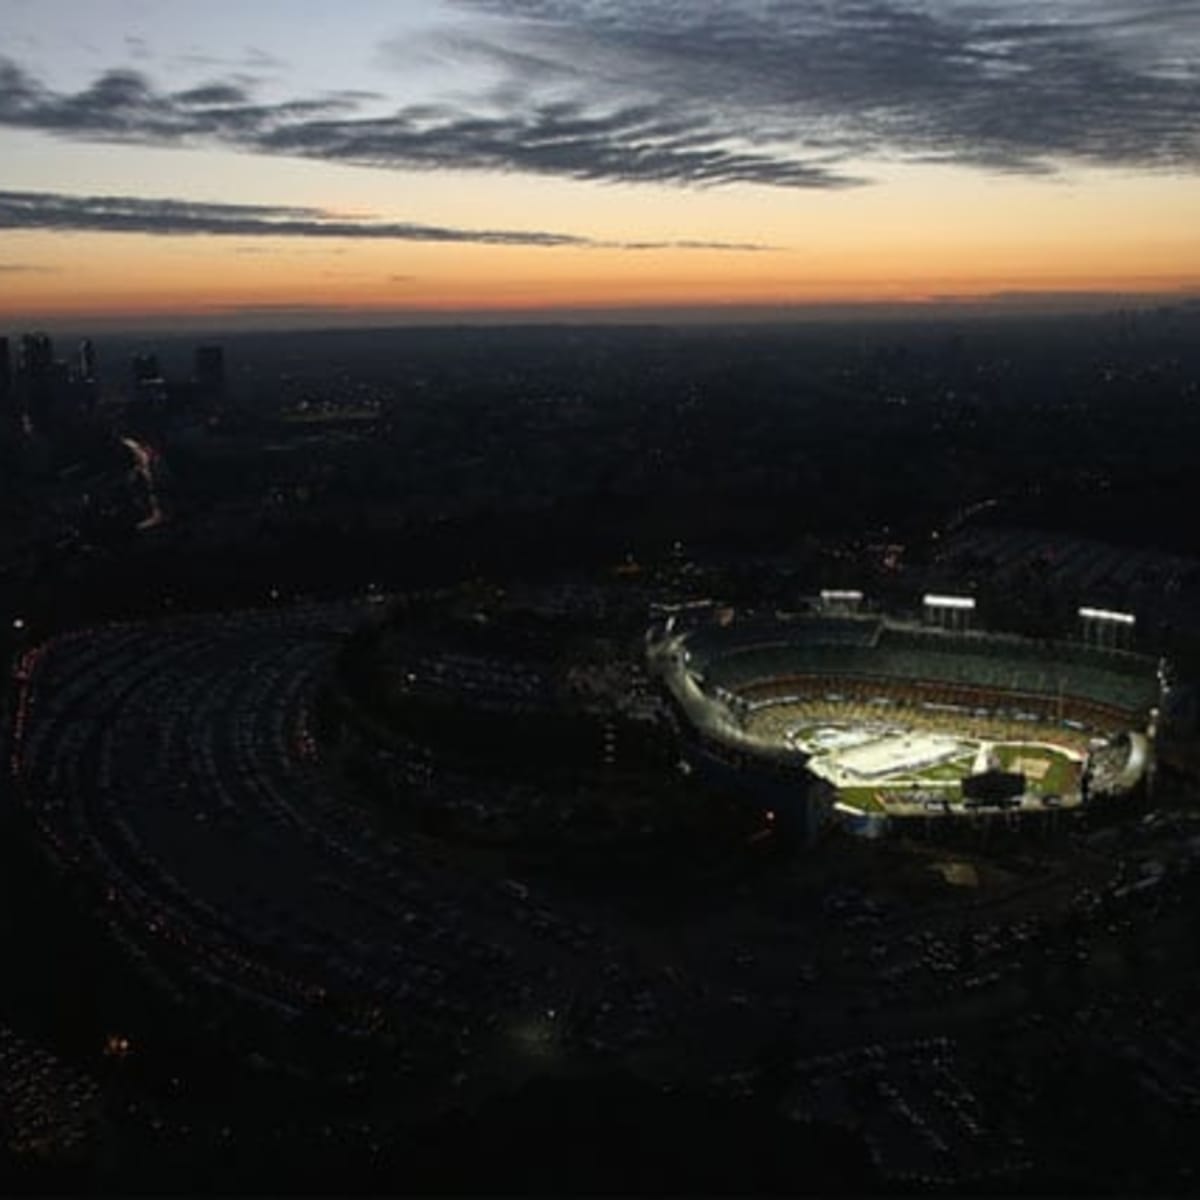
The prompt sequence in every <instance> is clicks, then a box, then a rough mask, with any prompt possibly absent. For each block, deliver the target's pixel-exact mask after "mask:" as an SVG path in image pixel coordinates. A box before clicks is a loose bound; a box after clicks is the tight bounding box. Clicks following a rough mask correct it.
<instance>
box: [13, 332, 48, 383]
mask: <svg viewBox="0 0 1200 1200" xmlns="http://www.w3.org/2000/svg"><path fill="white" fill-rule="evenodd" d="M53 370H54V343H53V342H52V341H51V340H50V337H49V335H48V334H45V333H26V334H22V335H21V357H20V361H19V363H18V372H19V373H20V374H21V375H24V376H25V378H26V379H48V378H49V377H50V375H51V373H52V372H53Z"/></svg>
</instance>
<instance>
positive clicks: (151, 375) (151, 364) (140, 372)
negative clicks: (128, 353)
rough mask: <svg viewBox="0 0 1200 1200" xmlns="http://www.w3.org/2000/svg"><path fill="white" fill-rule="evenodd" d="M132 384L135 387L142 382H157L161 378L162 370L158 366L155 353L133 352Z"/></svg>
mask: <svg viewBox="0 0 1200 1200" xmlns="http://www.w3.org/2000/svg"><path fill="white" fill-rule="evenodd" d="M132 365H133V386H134V388H135V389H136V388H137V387H138V386H139V385H141V384H144V383H157V382H158V381H159V380H160V379H162V371H161V370H160V369H159V366H158V355H157V354H135V355H134V356H133V364H132Z"/></svg>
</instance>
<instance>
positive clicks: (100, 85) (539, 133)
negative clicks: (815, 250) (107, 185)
mask: <svg viewBox="0 0 1200 1200" xmlns="http://www.w3.org/2000/svg"><path fill="white" fill-rule="evenodd" d="M378 99H379V97H378V96H377V94H375V93H369V92H363V91H360V90H354V89H351V90H345V91H338V92H329V93H323V94H321V95H319V96H314V97H309V98H300V99H296V100H289V101H285V102H280V103H271V104H264V103H258V102H256V101H255V100H254V98H253V95H252V91H251V81H242V82H230V81H214V82H212V83H209V84H206V85H204V86H201V87H194V88H189V89H187V90H184V91H179V92H164V91H161V90H158V89H156V88H155V86H154V85H153V84H152V83H151V81H150V80H149V78H148V77H147V76H146V75H144V74H142V73H140V72H136V71H129V70H124V69H122V70H112V71H107V72H105V73H103V74H102V75H100V76H98V77H97V78H96V79H95V80H93V82H92V83H91V84H89V85H88V86H87V87H86V88H83V89H82V90H80V91H78V92H74V93H63V92H57V91H54V90H52V89H50V88H49V87H48V86H46V85H45V84H43V83H42V82H41V81H40V80H39V79H37V78H35V77H34V76H33V74H32V73H31V72H29V71H27V70H25V69H24V68H22V67H21V66H19V65H18V64H16V63H14V62H12V61H11V60H4V59H0V126H10V127H16V128H23V129H34V130H40V131H42V132H45V133H48V134H51V135H57V136H61V137H70V138H74V139H87V140H92V141H109V142H130V143H138V144H151V145H187V144H212V143H217V144H223V145H228V146H233V147H236V148H239V149H243V150H251V151H257V152H260V153H269V154H286V155H290V156H296V157H307V158H319V159H321V160H323V161H329V160H335V161H341V162H346V163H352V164H359V165H366V166H374V167H403V168H410V169H412V168H416V169H430V170H436V169H441V170H461V169H469V170H487V171H525V172H532V173H535V174H545V175H559V176H563V177H567V178H574V179H587V180H625V181H631V182H659V183H682V184H691V185H702V184H723V183H733V182H739V181H740V182H757V183H764V184H774V185H786V186H795V187H842V186H847V185H849V184H851V183H854V182H856V180H855V179H853V177H851V176H849V175H847V174H844V173H840V172H835V171H831V170H830V169H829V168H828V167H827V166H826V165H824V164H822V163H820V162H817V161H815V160H814V161H809V160H808V159H806V158H803V157H801V156H799V155H795V154H793V155H790V156H780V155H779V154H776V153H773V152H772V153H762V152H759V151H757V150H754V149H753V148H751V147H748V146H745V145H735V144H732V143H731V144H724V143H723V142H722V141H721V140H720V139H714V137H713V136H712V132H711V131H710V130H707V129H704V128H699V129H697V128H694V127H692V125H691V123H690V122H689V120H688V119H687V118H685V117H684V116H683V115H681V114H678V115H677V114H671V113H670V112H668V111H664V110H663V109H661V108H659V107H658V106H656V105H655V104H654V103H638V104H622V103H620V102H619V101H618V102H614V103H606V104H604V105H603V106H595V105H592V104H591V103H590V102H588V101H585V100H578V101H576V100H566V101H558V100H554V99H545V100H542V99H538V98H536V97H524V98H522V99H521V100H520V102H519V103H514V104H513V105H511V106H510V108H509V110H508V111H503V112H492V113H485V112H483V111H481V110H476V109H475V108H472V107H463V105H462V104H461V103H443V104H421V105H408V106H405V107H402V108H399V109H397V110H395V111H393V112H390V113H385V114H383V115H366V114H365V113H364V112H363V111H362V110H363V108H364V106H365V105H367V104H368V103H370V102H372V101H374V102H377V101H378Z"/></svg>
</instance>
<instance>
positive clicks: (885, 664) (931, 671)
mask: <svg viewBox="0 0 1200 1200" xmlns="http://www.w3.org/2000/svg"><path fill="white" fill-rule="evenodd" d="M682 646H683V649H684V652H685V654H686V656H687V659H686V661H687V667H688V669H689V671H690V672H691V673H692V674H693V675H694V676H696V677H697V679H698V681H700V682H702V683H703V684H704V685H705V686H708V687H719V688H724V689H727V690H729V691H738V692H744V691H746V690H748V689H754V688H755V687H756V686H761V685H766V684H775V683H778V682H780V681H783V680H787V679H789V678H802V677H815V678H820V679H826V680H828V679H836V678H845V679H848V680H861V681H864V682H867V681H879V682H882V683H902V682H909V683H916V682H921V683H927V684H937V685H943V686H945V687H947V688H969V689H979V690H984V691H993V692H1002V693H1009V694H1012V695H1014V696H1024V697H1032V698H1037V697H1041V698H1044V699H1046V700H1051V701H1058V700H1061V699H1063V698H1067V699H1077V700H1081V701H1084V702H1087V703H1089V704H1093V705H1100V706H1103V707H1104V708H1107V709H1110V710H1115V711H1116V712H1118V713H1121V714H1124V715H1125V716H1127V717H1128V718H1129V719H1130V720H1131V721H1137V722H1140V721H1141V720H1142V719H1143V718H1144V717H1145V715H1146V714H1147V713H1148V711H1149V709H1150V708H1151V707H1153V705H1154V704H1155V703H1156V702H1157V698H1158V681H1157V675H1156V670H1155V664H1154V661H1153V660H1152V659H1149V658H1147V657H1145V656H1143V655H1139V654H1133V653H1130V652H1127V651H1117V650H1109V649H1099V648H1097V647H1092V646H1084V645H1080V644H1076V643H1069V642H1062V641H1053V642H1049V641H1034V640H1031V639H1028V638H1022V637H1016V636H1012V635H1004V634H985V633H976V632H962V631H959V632H949V631H945V630H940V629H929V628H926V627H922V626H915V625H906V624H903V623H901V622H896V621H891V620H886V619H882V618H877V617H864V618H856V617H845V618H830V617H819V618H813V619H807V618H793V619H790V620H786V621H784V620H763V619H761V618H760V619H754V620H752V621H748V622H745V623H744V624H742V625H738V624H733V625H730V626H726V627H706V628H702V629H697V630H694V631H692V632H690V633H687V634H686V635H684V636H683V638H682Z"/></svg>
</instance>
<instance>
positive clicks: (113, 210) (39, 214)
mask: <svg viewBox="0 0 1200 1200" xmlns="http://www.w3.org/2000/svg"><path fill="white" fill-rule="evenodd" d="M0 229H59V230H64V231H66V230H73V231H90V232H96V233H143V234H162V235H174V236H180V235H210V236H232V237H282V238H342V239H367V240H375V241H403V242H452V243H469V244H474V245H487V246H534V247H556V246H559V247H563V246H565V247H575V248H581V249H621V250H676V249H678V250H695V249H710V250H735V251H754V250H762V249H765V248H766V247H764V246H758V245H753V244H747V243H741V242H698V241H690V240H685V241H674V242H671V241H659V242H606V241H601V240H598V239H594V238H587V237H580V236H577V235H575V234H569V233H553V232H546V231H539V230H512V229H458V228H454V227H449V226H442V225H423V224H416V223H412V222H402V221H376V220H366V219H364V220H346V219H344V218H337V217H334V216H332V215H331V214H329V213H326V212H324V211H323V210H321V209H318V208H295V207H286V206H272V205H258V204H209V203H203V202H197V201H190V200H149V199H145V198H143V197H137V196H69V195H63V194H61V193H56V192H0ZM244 249H245V248H244V247H239V250H242V251H243V252H244Z"/></svg>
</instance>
